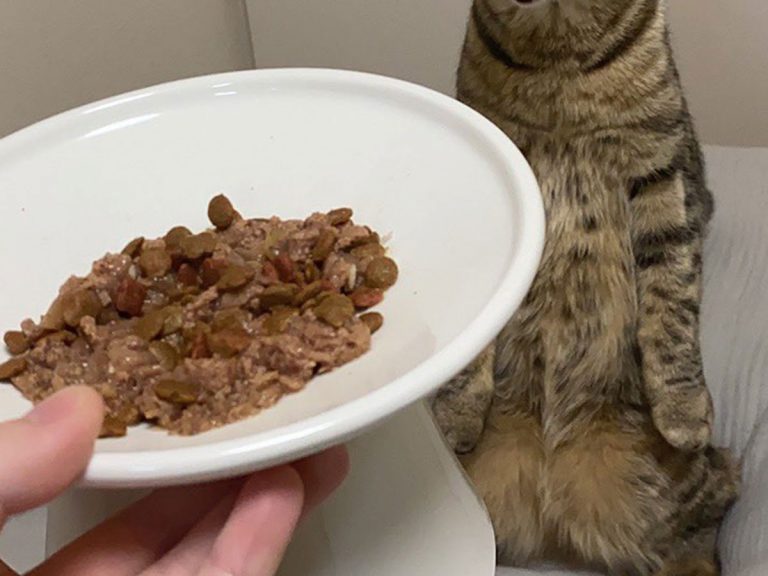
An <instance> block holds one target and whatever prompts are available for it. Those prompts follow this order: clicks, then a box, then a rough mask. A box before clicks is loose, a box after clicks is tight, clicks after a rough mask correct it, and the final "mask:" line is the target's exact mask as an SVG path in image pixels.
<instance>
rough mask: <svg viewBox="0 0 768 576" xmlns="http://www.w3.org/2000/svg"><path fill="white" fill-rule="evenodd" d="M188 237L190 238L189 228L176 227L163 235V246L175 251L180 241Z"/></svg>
mask: <svg viewBox="0 0 768 576" xmlns="http://www.w3.org/2000/svg"><path fill="white" fill-rule="evenodd" d="M190 236H192V232H190V230H189V228H185V227H184V226H176V227H174V228H171V229H170V230H168V233H167V234H166V235H165V238H164V240H165V246H166V248H168V249H169V250H176V249H178V248H179V247H180V246H181V241H182V240H183V239H184V238H189V237H190Z"/></svg>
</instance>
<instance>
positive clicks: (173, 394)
mask: <svg viewBox="0 0 768 576" xmlns="http://www.w3.org/2000/svg"><path fill="white" fill-rule="evenodd" d="M155 394H156V395H157V397H158V398H160V399H161V400H165V401H166V402H171V403H172V404H181V405H187V404H194V403H195V402H197V399H198V398H199V396H200V386H199V385H197V384H195V383H193V382H181V381H179V380H163V381H161V382H159V383H158V384H157V386H155Z"/></svg>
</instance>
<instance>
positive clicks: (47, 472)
mask: <svg viewBox="0 0 768 576" xmlns="http://www.w3.org/2000/svg"><path fill="white" fill-rule="evenodd" d="M103 413H104V407H103V403H102V400H101V397H100V396H99V394H98V393H96V392H95V391H94V390H92V389H90V388H85V387H80V386H77V387H75V386H73V387H71V388H65V389H64V390H62V391H61V392H58V393H56V394H54V395H53V396H51V397H50V398H48V399H47V400H45V401H44V402H42V403H41V404H39V405H38V406H37V407H35V408H34V409H33V410H32V412H30V413H29V414H28V415H27V416H25V417H24V418H22V419H20V420H15V421H13V422H8V423H6V424H2V425H0V524H2V522H3V521H4V520H5V518H6V516H7V515H10V514H15V513H17V512H21V511H24V510H29V509H31V508H34V507H36V506H38V505H40V504H43V503H45V502H48V501H50V500H52V499H53V498H55V497H56V496H57V495H58V494H59V493H61V492H63V491H64V490H65V489H66V488H67V487H68V486H69V485H70V484H71V483H72V482H74V481H75V480H76V479H77V478H78V476H80V474H82V472H83V470H84V469H85V467H86V466H87V464H88V460H89V459H90V457H91V454H92V453H93V445H94V442H95V441H96V438H97V436H98V435H99V430H100V429H101V421H102V418H103Z"/></svg>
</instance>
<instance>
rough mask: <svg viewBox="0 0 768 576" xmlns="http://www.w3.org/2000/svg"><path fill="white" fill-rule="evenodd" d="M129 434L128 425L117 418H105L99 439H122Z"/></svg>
mask: <svg viewBox="0 0 768 576" xmlns="http://www.w3.org/2000/svg"><path fill="white" fill-rule="evenodd" d="M127 433H128V423H127V422H125V421H124V420H121V419H120V418H118V417H116V416H105V417H104V422H103V423H102V424H101V433H100V434H99V438H120V437H121V436H125V435H126V434H127Z"/></svg>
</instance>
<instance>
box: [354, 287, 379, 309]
mask: <svg viewBox="0 0 768 576" xmlns="http://www.w3.org/2000/svg"><path fill="white" fill-rule="evenodd" d="M349 297H350V298H351V300H352V303H353V304H354V305H355V307H356V308H361V309H365V308H372V307H373V306H376V305H377V304H380V303H381V301H382V300H384V292H383V291H382V290H381V289H379V288H368V287H367V286H360V287H359V288H357V289H356V290H355V291H354V292H352V293H351V294H350V295H349Z"/></svg>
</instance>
